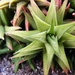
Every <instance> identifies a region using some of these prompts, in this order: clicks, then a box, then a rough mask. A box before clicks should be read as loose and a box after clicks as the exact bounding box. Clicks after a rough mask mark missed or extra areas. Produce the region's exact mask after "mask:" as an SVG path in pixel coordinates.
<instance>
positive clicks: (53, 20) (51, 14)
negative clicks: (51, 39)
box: [45, 0, 57, 34]
mask: <svg viewBox="0 0 75 75" xmlns="http://www.w3.org/2000/svg"><path fill="white" fill-rule="evenodd" d="M45 21H46V22H47V23H48V24H50V25H51V29H50V33H53V34H54V26H56V25H57V17H56V6H55V1H54V0H51V4H50V6H49V10H48V13H47V16H46V18H45Z"/></svg>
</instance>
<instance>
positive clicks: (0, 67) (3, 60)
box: [0, 54, 75, 75]
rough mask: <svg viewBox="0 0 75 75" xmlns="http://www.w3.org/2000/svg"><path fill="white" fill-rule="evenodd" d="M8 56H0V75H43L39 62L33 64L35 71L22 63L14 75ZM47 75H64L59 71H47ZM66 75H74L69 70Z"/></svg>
mask: <svg viewBox="0 0 75 75" xmlns="http://www.w3.org/2000/svg"><path fill="white" fill-rule="evenodd" d="M9 57H10V54H6V55H1V56H0V75H44V74H43V69H42V66H40V63H39V60H38V61H36V62H34V65H35V71H33V70H32V69H31V67H30V66H29V64H28V62H24V63H23V65H22V64H21V65H20V67H19V68H18V71H17V73H14V65H13V63H12V62H11V60H10V59H9ZM49 75H66V74H65V73H64V72H63V71H62V70H61V69H58V70H55V72H53V71H51V70H50V71H49ZM68 75H75V74H74V70H71V71H70V72H69V74H68Z"/></svg>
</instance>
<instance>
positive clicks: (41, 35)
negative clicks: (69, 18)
mask: <svg viewBox="0 0 75 75" xmlns="http://www.w3.org/2000/svg"><path fill="white" fill-rule="evenodd" d="M67 2H68V0H64V2H63V4H62V5H61V7H60V8H59V9H57V10H56V5H55V1H54V0H51V3H50V6H49V9H48V12H47V15H44V14H43V12H42V11H41V10H40V8H39V7H38V5H37V4H36V2H35V1H34V0H30V4H29V5H28V7H27V8H26V7H25V6H23V7H22V11H23V13H24V15H25V17H26V19H27V20H28V22H30V24H31V25H33V29H32V30H29V31H25V30H17V31H6V32H5V34H6V36H10V37H12V38H13V39H15V40H19V41H21V42H24V43H27V42H29V44H28V45H27V46H26V47H24V48H22V49H20V50H18V51H17V52H15V53H14V56H13V57H12V58H17V57H21V58H23V59H24V61H25V60H29V59H31V58H34V57H35V56H36V55H37V54H38V53H39V52H41V51H42V53H43V68H44V75H48V72H49V69H50V67H51V64H52V63H53V60H56V61H57V63H58V64H59V65H60V67H61V68H62V69H63V70H64V71H65V72H66V74H67V72H68V70H70V66H69V63H68V60H67V57H66V54H65V48H75V46H74V45H75V43H74V41H75V36H74V35H72V34H71V33H72V32H73V30H74V29H75V22H71V23H64V21H63V18H64V13H65V9H66V5H67ZM20 7H21V5H20ZM27 10H28V11H30V12H27ZM19 14H21V11H20V13H19ZM17 16H18V14H17ZM14 19H15V18H14Z"/></svg>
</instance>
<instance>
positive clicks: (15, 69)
mask: <svg viewBox="0 0 75 75" xmlns="http://www.w3.org/2000/svg"><path fill="white" fill-rule="evenodd" d="M20 60H22V58H14V59H12V62H13V63H14V71H15V73H16V72H17V70H18V67H19V64H18V63H19V61H20Z"/></svg>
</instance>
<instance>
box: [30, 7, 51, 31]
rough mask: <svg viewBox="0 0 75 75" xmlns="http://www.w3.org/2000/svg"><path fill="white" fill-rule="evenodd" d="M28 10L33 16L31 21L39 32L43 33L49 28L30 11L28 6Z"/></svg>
mask: <svg viewBox="0 0 75 75" xmlns="http://www.w3.org/2000/svg"><path fill="white" fill-rule="evenodd" d="M29 9H30V11H31V14H32V16H33V19H34V21H35V23H36V26H37V28H38V30H39V31H45V30H47V29H48V28H50V25H49V24H47V23H46V22H44V21H43V20H41V19H40V18H39V17H38V16H37V15H36V14H35V13H34V11H33V10H32V8H31V7H30V6H29Z"/></svg>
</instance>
